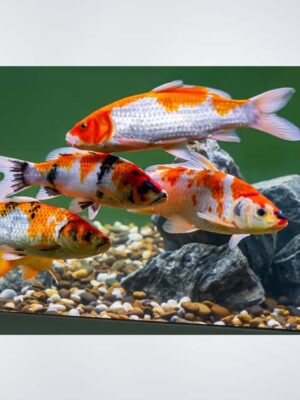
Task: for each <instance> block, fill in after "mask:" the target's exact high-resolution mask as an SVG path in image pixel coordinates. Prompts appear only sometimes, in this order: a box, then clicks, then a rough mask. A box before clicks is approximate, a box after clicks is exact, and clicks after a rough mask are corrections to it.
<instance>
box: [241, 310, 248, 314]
mask: <svg viewBox="0 0 300 400" xmlns="http://www.w3.org/2000/svg"><path fill="white" fill-rule="evenodd" d="M240 315H249V313H248V311H247V310H242V311H241V312H240Z"/></svg>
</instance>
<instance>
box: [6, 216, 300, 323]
mask: <svg viewBox="0 0 300 400" xmlns="http://www.w3.org/2000/svg"><path fill="white" fill-rule="evenodd" d="M100 228H101V229H103V230H104V231H105V232H106V233H107V234H109V235H110V237H111V238H112V241H113V246H112V248H111V249H110V250H109V251H108V252H107V253H106V254H104V255H103V256H99V257H95V258H90V259H85V260H76V261H71V262H70V263H69V265H68V266H67V267H66V266H64V267H61V266H59V265H57V266H56V267H55V274H56V276H57V278H58V282H59V285H58V286H56V285H55V284H54V283H53V282H51V281H50V280H49V274H48V273H45V272H43V273H41V274H39V278H38V281H36V282H28V281H27V282H22V280H21V278H20V272H19V271H17V270H16V271H12V272H10V274H8V276H7V277H6V278H2V279H1V280H0V290H1V293H0V311H9V312H25V313H34V314H46V315H63V316H77V317H79V316H81V317H92V318H105V319H118V320H139V321H152V322H171V323H193V324H199V325H220V326H236V327H253V328H272V329H290V330H300V307H296V306H294V305H292V304H291V301H290V299H289V298H288V297H286V296H281V297H280V298H279V299H275V298H271V297H265V292H264V289H263V287H262V285H261V284H260V283H259V280H258V278H257V277H256V275H255V274H254V272H253V271H252V270H251V269H250V268H249V266H248V265H247V262H246V258H245V257H244V256H243V254H242V253H241V252H240V251H239V250H236V251H234V252H232V253H231V256H230V253H229V252H228V248H227V246H221V247H220V248H219V253H216V252H214V251H213V250H212V249H211V247H213V246H210V245H205V244H199V243H196V244H195V243H194V244H187V245H186V246H188V247H187V248H185V251H184V252H182V251H181V253H180V251H179V259H178V252H166V251H165V250H164V243H163V240H162V237H161V235H160V234H159V233H158V232H157V230H156V228H155V227H154V226H153V225H147V226H144V227H141V228H138V227H137V226H135V225H133V224H131V225H129V226H126V225H122V224H121V223H119V222H116V223H115V224H114V225H113V226H112V225H106V226H105V227H103V226H100ZM186 246H183V247H186ZM185 253H187V254H189V255H190V257H187V258H185V259H184V262H182V260H180V256H182V254H185ZM212 253H213V256H214V262H212V259H211V257H210V256H211V255H212ZM223 253H224V254H223ZM203 254H205V255H206V259H207V261H208V263H205V262H203ZM222 254H223V255H222ZM200 256H201V257H200ZM170 257H171V259H172V260H173V261H172V260H170ZM197 257H199V259H198V261H197ZM166 259H167V266H168V268H167V270H168V272H170V271H173V272H174V271H175V274H169V279H171V281H168V279H167V276H163V274H161V279H162V280H161V281H160V284H161V286H159V284H158V285H157V290H156V291H155V290H154V289H153V287H152V286H151V279H150V277H149V280H148V282H147V285H148V288H147V285H146V286H145V287H146V288H145V289H144V290H136V289H134V287H130V286H131V285H133V282H134V281H133V277H134V276H138V275H139V274H140V273H142V272H143V271H144V272H147V269H149V268H150V269H151V265H153V263H155V265H159V262H157V260H166ZM200 259H201V260H202V261H201V262H200V261H199V260H200ZM229 259H231V260H232V262H230V261H229ZM155 260H156V261H155ZM161 265H166V264H165V263H163V264H161ZM149 266H150V267H149ZM189 270H190V271H189ZM160 272H162V271H160ZM227 272H228V273H227ZM153 276H156V275H155V274H154V275H153ZM172 276H173V278H172ZM174 276H178V279H177V281H176V279H175V278H174ZM183 277H185V280H184V278H183ZM213 277H214V278H215V279H213ZM172 279H173V281H172ZM174 279H175V280H174ZM180 281H181V290H178V291H177V288H178V287H179V286H178V285H179V282H180ZM12 282H13V284H14V285H13V286H12ZM130 282H131V283H130ZM135 282H137V281H135ZM188 283H189V284H188ZM172 285H173V286H174V287H175V288H176V291H174V290H173V291H172ZM133 286H134V285H133ZM163 288H165V290H163ZM238 299H240V300H238ZM243 299H244V300H243ZM245 299H247V300H246V301H245ZM243 302H244V304H243Z"/></svg>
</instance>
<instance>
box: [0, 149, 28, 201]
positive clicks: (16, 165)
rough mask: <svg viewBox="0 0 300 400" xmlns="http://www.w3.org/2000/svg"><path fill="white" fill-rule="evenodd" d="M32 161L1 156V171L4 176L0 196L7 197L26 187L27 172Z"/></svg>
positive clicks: (0, 186) (0, 184)
mask: <svg viewBox="0 0 300 400" xmlns="http://www.w3.org/2000/svg"><path fill="white" fill-rule="evenodd" d="M32 165H33V164H32V163H29V162H27V161H23V160H16V159H14V158H8V157H3V156H0V172H2V173H3V174H4V178H3V179H2V181H1V182H0V196H1V197H2V198H3V197H6V196H9V195H11V194H15V193H18V192H20V191H22V190H24V189H26V188H27V187H28V186H30V185H29V184H27V183H26V180H25V173H26V171H27V169H28V167H30V166H32Z"/></svg>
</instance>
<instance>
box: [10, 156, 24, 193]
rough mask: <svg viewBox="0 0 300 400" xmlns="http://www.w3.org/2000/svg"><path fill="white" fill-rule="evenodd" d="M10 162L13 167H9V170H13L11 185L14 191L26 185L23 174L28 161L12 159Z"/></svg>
mask: <svg viewBox="0 0 300 400" xmlns="http://www.w3.org/2000/svg"><path fill="white" fill-rule="evenodd" d="M12 164H13V167H12V168H10V171H11V172H13V183H12V185H11V187H12V188H14V191H15V192H18V191H19V190H21V189H24V187H26V186H27V183H26V182H25V179H24V174H25V171H26V169H27V167H28V163H27V162H26V161H12Z"/></svg>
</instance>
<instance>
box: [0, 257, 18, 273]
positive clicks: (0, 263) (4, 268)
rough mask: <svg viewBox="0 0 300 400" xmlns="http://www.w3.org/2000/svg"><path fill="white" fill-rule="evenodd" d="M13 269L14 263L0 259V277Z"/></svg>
mask: <svg viewBox="0 0 300 400" xmlns="http://www.w3.org/2000/svg"><path fill="white" fill-rule="evenodd" d="M13 268H15V265H14V263H12V262H10V261H8V260H3V259H0V276H4V275H5V274H7V273H8V272H9V271H10V270H12V269H13Z"/></svg>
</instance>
